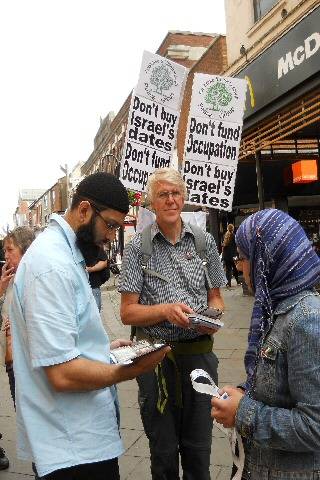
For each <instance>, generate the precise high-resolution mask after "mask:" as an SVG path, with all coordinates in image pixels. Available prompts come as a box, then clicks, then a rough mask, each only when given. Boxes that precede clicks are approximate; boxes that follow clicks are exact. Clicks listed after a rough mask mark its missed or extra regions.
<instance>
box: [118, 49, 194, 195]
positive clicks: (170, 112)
mask: <svg viewBox="0 0 320 480" xmlns="http://www.w3.org/2000/svg"><path fill="white" fill-rule="evenodd" d="M186 76H187V69H186V68H185V67H183V66H182V65H179V64H177V63H175V62H172V61H171V60H168V59H167V58H164V57H161V56H160V55H155V54H152V53H149V52H144V54H143V58H142V65H141V70H140V76H139V81H138V84H137V87H136V88H135V90H134V91H133V93H132V98H131V105H130V110H129V116H128V125H127V132H126V139H125V144H124V148H123V154H122V161H121V170H120V180H121V181H122V183H123V184H124V186H125V187H126V188H130V189H132V190H138V191H140V192H144V191H145V189H146V185H147V181H148V178H149V175H151V174H152V173H153V172H154V170H155V169H156V168H161V167H169V166H170V164H171V158H172V154H173V150H174V148H175V143H176V137H177V129H178V123H179V116H180V108H181V102H182V96H183V91H184V87H185V82H186Z"/></svg>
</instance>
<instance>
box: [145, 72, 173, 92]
mask: <svg viewBox="0 0 320 480" xmlns="http://www.w3.org/2000/svg"><path fill="white" fill-rule="evenodd" d="M150 83H151V84H152V85H154V86H155V87H156V93H158V94H159V95H162V93H163V90H169V88H170V87H172V85H173V83H174V81H173V79H172V78H171V76H170V72H169V70H168V69H167V68H166V67H165V65H159V66H158V67H155V68H154V69H153V70H152V74H151V77H150Z"/></svg>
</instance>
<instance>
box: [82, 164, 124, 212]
mask: <svg viewBox="0 0 320 480" xmlns="http://www.w3.org/2000/svg"><path fill="white" fill-rule="evenodd" d="M76 193H77V194H78V195H80V196H81V197H85V198H87V199H88V200H92V201H93V202H94V203H95V204H96V206H97V207H98V208H99V209H101V210H103V208H102V207H105V208H112V209H113V210H117V211H118V212H121V213H128V211H129V199H128V193H127V190H126V189H125V187H124V186H123V185H122V183H121V182H120V180H119V179H118V178H117V177H115V176H114V175H111V173H105V172H96V173H93V174H92V175H88V176H87V177H85V178H84V179H83V180H82V181H81V182H80V183H79V185H78V186H77V189H76Z"/></svg>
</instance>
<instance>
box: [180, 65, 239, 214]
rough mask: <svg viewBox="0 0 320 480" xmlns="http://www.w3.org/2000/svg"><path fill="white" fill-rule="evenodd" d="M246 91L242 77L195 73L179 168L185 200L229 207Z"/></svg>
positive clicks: (224, 208) (222, 208)
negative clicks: (184, 187) (184, 186)
mask: <svg viewBox="0 0 320 480" xmlns="http://www.w3.org/2000/svg"><path fill="white" fill-rule="evenodd" d="M245 93H246V81H245V80H242V79H238V78H229V77H220V76H217V75H206V74H202V73H196V74H195V75H194V79H193V87H192V97H191V105H190V113H189V119H188V126H187V132H186V141H185V151H184V164H183V170H182V173H183V177H184V180H185V182H186V185H187V189H188V191H189V199H188V202H187V203H190V204H194V205H201V206H206V207H211V208H217V209H221V210H227V211H230V210H231V209H232V199H233V192H234V184H235V178H236V172H237V164H238V155H239V145H240V140H241V132H242V123H243V120H242V119H243V111H244V101H245Z"/></svg>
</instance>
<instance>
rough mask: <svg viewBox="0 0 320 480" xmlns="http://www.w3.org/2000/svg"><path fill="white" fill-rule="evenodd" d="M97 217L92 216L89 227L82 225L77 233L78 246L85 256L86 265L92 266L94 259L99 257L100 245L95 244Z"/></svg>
mask: <svg viewBox="0 0 320 480" xmlns="http://www.w3.org/2000/svg"><path fill="white" fill-rule="evenodd" d="M95 218H96V217H95V215H92V218H91V220H90V223H88V225H82V226H81V227H79V229H78V230H77V232H76V237H77V241H76V243H77V246H78V248H79V250H80V252H81V253H82V255H83V258H84V260H85V262H86V265H88V264H90V263H91V261H92V258H94V257H97V256H98V252H99V248H100V247H99V245H97V244H96V243H95V223H96V222H95Z"/></svg>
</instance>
